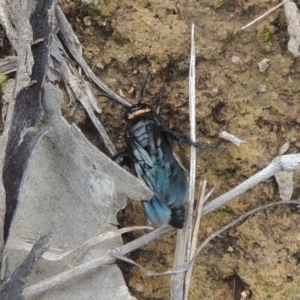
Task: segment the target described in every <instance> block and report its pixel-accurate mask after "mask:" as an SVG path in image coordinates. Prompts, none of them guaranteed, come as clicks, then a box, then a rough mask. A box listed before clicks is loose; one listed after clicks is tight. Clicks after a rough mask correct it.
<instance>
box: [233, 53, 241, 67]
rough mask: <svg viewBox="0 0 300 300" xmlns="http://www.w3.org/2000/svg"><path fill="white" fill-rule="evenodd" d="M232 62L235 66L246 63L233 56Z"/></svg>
mask: <svg viewBox="0 0 300 300" xmlns="http://www.w3.org/2000/svg"><path fill="white" fill-rule="evenodd" d="M231 62H232V63H233V64H235V65H238V66H241V65H242V64H244V62H243V61H242V60H241V59H240V58H239V57H238V56H235V55H233V56H231Z"/></svg>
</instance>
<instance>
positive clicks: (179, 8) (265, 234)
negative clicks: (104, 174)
mask: <svg viewBox="0 0 300 300" xmlns="http://www.w3.org/2000/svg"><path fill="white" fill-rule="evenodd" d="M60 2H61V6H62V8H63V10H64V12H65V14H66V15H67V17H68V19H69V21H70V22H71V24H72V26H73V28H74V30H75V31H76V33H77V35H78V37H79V39H80V41H81V43H82V45H83V53H84V57H85V59H86V60H87V62H88V63H89V65H90V66H92V67H93V70H94V72H95V73H96V75H97V76H98V77H99V78H100V79H101V80H102V81H103V82H104V83H105V84H106V85H108V86H109V87H110V88H111V89H112V90H114V91H115V92H116V93H118V94H120V95H121V96H122V97H124V98H125V99H127V100H128V101H129V102H130V103H132V104H133V103H135V101H136V99H137V96H138V93H139V89H140V85H141V82H142V78H143V75H144V74H145V72H146V71H147V70H150V71H151V72H152V75H151V77H150V80H149V82H148V84H147V88H146V94H145V101H146V102H147V103H149V104H153V105H154V104H155V102H156V100H157V95H158V93H159V89H160V86H161V84H162V83H163V82H164V83H165V103H164V105H163V109H162V118H163V120H164V123H165V125H167V126H168V127H170V128H172V129H175V130H177V131H180V132H183V133H185V134H187V135H188V134H189V115H188V69H189V53H190V27H191V24H192V23H194V24H195V34H196V47H197V66H196V90H197V103H196V105H197V107H196V109H197V110H196V117H197V136H198V138H201V140H202V142H203V143H204V144H207V145H216V144H218V143H219V142H220V139H219V138H218V135H219V133H220V132H221V131H223V130H225V131H228V132H230V133H232V134H234V135H236V136H238V137H240V138H241V139H243V140H245V141H246V143H245V144H243V145H242V146H241V147H237V146H234V145H233V144H231V143H229V142H223V144H222V147H223V150H222V151H220V152H201V151H198V157H197V179H198V180H203V179H207V180H208V184H209V188H211V187H213V186H214V187H215V188H214V192H213V195H212V196H211V199H214V198H216V197H217V196H219V195H221V194H223V193H225V192H226V191H228V190H230V189H231V188H233V187H234V186H236V185H237V184H239V183H241V182H242V181H244V180H245V179H247V178H248V177H250V176H251V175H254V174H255V173H256V172H258V171H259V170H261V169H263V168H264V167H266V166H267V165H268V164H269V163H270V162H271V160H272V159H273V158H274V157H276V156H277V153H278V149H279V148H280V147H281V146H282V145H283V144H284V143H285V142H287V141H289V142H290V143H291V147H290V149H289V151H288V153H297V152H299V147H300V135H299V126H300V106H299V91H300V85H299V84H298V83H299V80H300V63H299V59H296V58H294V57H293V55H292V54H291V53H290V52H289V51H288V50H287V43H288V40H289V36H288V33H287V23H286V19H285V15H284V10H283V9H282V8H281V9H278V10H277V11H275V12H274V13H272V14H271V15H269V16H268V17H267V18H265V19H263V20H262V21H260V22H258V23H256V24H255V25H253V26H251V27H250V28H249V29H246V30H244V31H242V30H241V27H242V26H243V25H245V24H247V23H248V22H250V21H251V20H253V19H254V18H256V17H257V16H259V15H260V14H262V13H264V12H265V11H266V10H268V9H269V8H271V7H272V6H274V5H276V4H278V2H279V1H273V0H259V1H254V0H248V1H241V0H202V1H170V0H164V1H163V0H148V1H146V0H138V1H137V0H135V1H134V0H128V1H113V0H106V1H105V0H99V1H98V4H96V5H93V4H90V5H83V4H82V3H79V1H64V0H61V1H60ZM297 4H298V6H299V3H297ZM265 58H267V59H269V60H270V61H269V67H268V68H267V70H265V71H264V72H260V71H259V68H258V63H259V62H261V61H262V60H263V59H265ZM99 101H100V102H101V104H102V109H103V113H102V114H101V115H99V118H100V119H101V121H102V122H103V124H104V126H105V128H106V129H107V131H108V133H109V136H110V138H111V139H112V141H113V142H114V144H115V146H116V148H117V149H120V148H122V147H123V146H124V138H123V130H124V125H125V121H123V113H124V108H123V107H121V106H120V105H119V104H116V103H114V102H112V101H110V100H107V99H104V98H99ZM74 105H75V104H73V106H74ZM65 113H66V114H67V113H68V111H65ZM69 119H70V121H74V122H76V123H77V124H79V125H80V127H81V128H82V129H83V131H84V132H85V133H86V134H87V136H88V137H89V138H90V139H91V141H92V142H93V143H95V144H96V145H98V146H99V147H101V145H100V142H99V141H98V135H97V133H96V131H95V129H94V128H93V126H92V125H91V122H90V120H89V119H88V118H87V117H86V115H85V113H84V112H83V109H82V108H80V107H78V109H77V110H76V112H75V114H74V115H73V116H72V118H71V117H70V118H69ZM175 152H176V154H177V155H178V156H179V157H180V159H181V161H182V163H183V165H184V166H185V167H186V168H187V169H189V147H188V146H186V145H182V144H178V145H176V146H175ZM299 177H300V176H299V174H295V176H294V182H295V184H294V193H293V197H292V198H293V199H297V198H298V197H299V196H298V194H299V191H300V185H299ZM279 200H280V198H279V193H278V187H277V184H276V182H275V179H274V178H271V179H269V180H267V181H266V182H264V183H261V184H260V185H258V186H257V187H255V188H254V189H252V190H251V191H249V192H248V193H246V194H244V195H243V196H241V197H239V198H238V199H236V200H234V201H232V202H231V203H230V204H229V205H227V206H225V207H223V208H222V209H219V210H218V211H217V212H214V213H212V214H209V215H208V216H206V217H205V218H203V221H202V223H201V237H200V239H199V244H200V243H201V241H203V240H204V239H205V238H206V237H208V236H209V235H210V234H211V233H212V232H214V231H216V230H218V229H220V228H221V227H223V226H224V225H226V224H227V223H229V222H231V221H232V220H234V219H236V218H237V217H238V216H240V215H242V214H243V213H245V212H247V211H249V210H251V209H253V208H255V207H259V206H262V205H265V204H268V203H271V202H276V201H279ZM119 219H120V222H121V224H122V225H123V226H126V225H143V224H145V223H146V217H145V215H144V212H143V209H142V207H141V205H140V203H136V202H134V203H133V202H130V203H129V204H128V206H127V208H126V209H125V210H124V211H123V212H120V216H119ZM139 235H141V233H140V232H139V233H133V234H130V235H127V236H126V237H124V239H125V241H128V240H131V239H133V238H136V237H138V236H139ZM175 235H176V233H175V232H173V233H171V234H170V235H169V236H167V237H165V238H163V239H162V240H160V241H158V242H155V243H153V244H151V245H149V246H147V247H145V248H143V249H140V250H139V251H136V252H134V253H132V254H131V258H133V259H134V260H135V261H137V262H138V263H139V264H142V265H143V266H145V267H147V268H149V269H152V270H155V271H157V272H162V271H165V270H167V269H169V268H171V267H172V264H173V253H174V247H175V239H174V237H175ZM299 263H300V217H299V212H298V211H297V210H296V209H295V208H294V207H292V206H280V207H277V208H274V209H270V210H269V211H265V212H261V213H258V214H256V215H254V216H253V217H250V218H248V219H247V220H246V221H245V222H244V223H242V224H240V225H239V226H237V227H235V228H233V229H231V230H230V231H228V232H227V233H226V234H224V235H223V236H221V237H219V238H217V239H215V240H214V241H213V242H212V243H210V244H209V246H208V247H207V248H206V249H205V250H204V251H203V252H202V253H201V255H200V256H199V257H198V258H197V260H196V264H195V267H194V271H193V276H192V282H191V290H190V298H189V299H190V300H194V299H205V300H206V299H214V300H219V299H222V300H223V299H234V300H236V299H241V297H242V296H241V294H240V293H241V291H243V290H244V289H245V288H246V287H247V295H248V296H246V297H248V298H244V299H275V300H276V299H278V300H281V299H288V300H296V299H300V287H299V282H300V273H299V271H298V268H299ZM120 265H121V268H122V271H123V273H124V277H125V279H126V281H127V284H128V286H129V288H130V290H131V292H132V294H133V295H134V296H135V297H136V298H137V299H147V300H150V299H169V278H168V277H148V276H146V275H145V274H143V273H142V271H140V270H139V269H137V268H136V267H132V266H129V265H128V264H120Z"/></svg>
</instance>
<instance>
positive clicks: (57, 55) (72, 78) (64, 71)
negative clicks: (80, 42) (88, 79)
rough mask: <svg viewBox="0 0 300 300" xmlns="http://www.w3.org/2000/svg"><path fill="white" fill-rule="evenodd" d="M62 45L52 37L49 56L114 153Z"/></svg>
mask: <svg viewBox="0 0 300 300" xmlns="http://www.w3.org/2000/svg"><path fill="white" fill-rule="evenodd" d="M62 51H64V50H63V47H62V45H61V43H60V41H59V39H58V38H57V37H55V38H54V39H53V42H52V45H51V56H52V57H53V58H54V59H55V65H56V67H57V68H58V69H59V71H60V73H61V75H62V77H63V80H64V82H65V85H66V86H68V87H69V88H70V89H71V91H72V92H73V94H74V96H75V97H76V98H77V99H78V101H80V103H81V104H82V106H83V107H84V109H85V110H86V112H87V114H88V115H89V117H90V119H91V120H92V122H93V124H94V125H95V127H96V129H97V130H98V132H99V135H100V138H101V140H102V141H103V143H104V145H105V147H106V148H107V150H108V151H109V153H110V154H111V155H114V154H115V153H116V149H115V146H114V144H113V143H112V141H111V140H110V138H109V136H108V134H107V132H106V130H105V128H104V126H103V125H102V123H101V122H100V120H99V118H97V117H96V115H95V114H94V111H93V109H92V107H91V105H90V104H91V102H90V100H89V99H90V97H89V92H87V89H86V88H87V87H88V86H87V85H86V83H85V81H84V79H83V78H82V77H81V76H80V75H79V73H78V71H77V69H76V68H75V67H74V66H73V65H72V64H71V63H70V62H69V61H68V60H67V59H65V58H66V57H67V54H66V53H61V52H62Z"/></svg>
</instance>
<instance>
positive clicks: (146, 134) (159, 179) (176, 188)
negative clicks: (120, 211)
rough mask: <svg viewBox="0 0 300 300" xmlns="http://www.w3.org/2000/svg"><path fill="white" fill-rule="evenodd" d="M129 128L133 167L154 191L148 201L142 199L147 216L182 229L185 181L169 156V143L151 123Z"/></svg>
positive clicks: (176, 163) (156, 221)
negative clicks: (131, 130)
mask: <svg viewBox="0 0 300 300" xmlns="http://www.w3.org/2000/svg"><path fill="white" fill-rule="evenodd" d="M134 129H135V131H134ZM137 129H138V130H137ZM133 131H134V132H133V133H134V134H135V136H134V137H135V138H133V139H131V142H130V148H131V149H130V153H131V156H132V157H131V160H132V165H133V169H134V171H135V173H136V176H137V177H138V178H140V179H142V180H144V182H145V183H146V184H147V185H148V186H149V188H150V189H151V190H153V192H154V194H155V195H154V196H153V198H152V199H151V200H150V201H144V202H143V205H144V208H145V211H146V213H147V215H148V217H149V218H150V219H151V221H153V222H154V223H156V224H158V225H160V224H163V223H170V224H171V223H172V224H171V225H172V226H175V227H178V228H182V226H183V222H184V209H183V203H184V201H185V197H186V192H187V183H186V177H185V174H184V170H183V169H182V167H181V166H180V164H179V163H178V161H177V160H176V159H175V157H174V156H173V153H172V145H171V142H170V141H169V140H168V138H167V137H166V136H165V135H164V134H163V133H162V132H161V131H160V128H159V126H157V123H155V122H153V123H151V122H147V124H145V127H144V130H142V127H139V128H133ZM137 132H138V134H137ZM172 219H174V220H172ZM174 224H175V225H174Z"/></svg>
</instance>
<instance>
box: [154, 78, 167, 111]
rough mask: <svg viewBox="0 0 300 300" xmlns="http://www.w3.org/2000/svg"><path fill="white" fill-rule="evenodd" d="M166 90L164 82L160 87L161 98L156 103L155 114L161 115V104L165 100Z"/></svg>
mask: <svg viewBox="0 0 300 300" xmlns="http://www.w3.org/2000/svg"><path fill="white" fill-rule="evenodd" d="M164 90H165V86H164V83H163V84H162V85H161V87H160V89H159V99H158V103H157V105H156V108H155V114H156V115H158V116H159V115H160V108H161V104H162V102H163V95H164Z"/></svg>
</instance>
